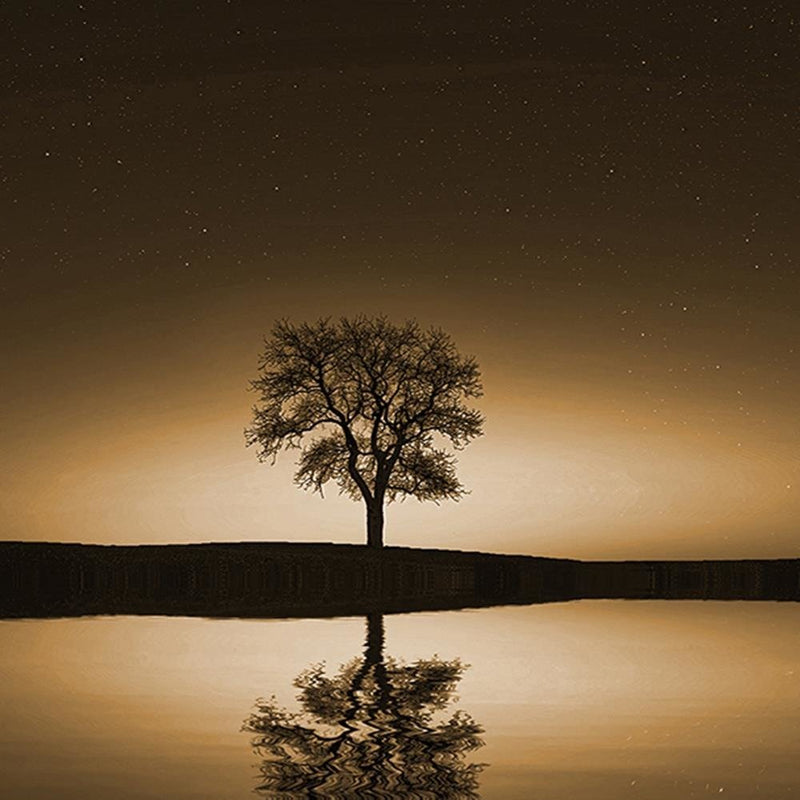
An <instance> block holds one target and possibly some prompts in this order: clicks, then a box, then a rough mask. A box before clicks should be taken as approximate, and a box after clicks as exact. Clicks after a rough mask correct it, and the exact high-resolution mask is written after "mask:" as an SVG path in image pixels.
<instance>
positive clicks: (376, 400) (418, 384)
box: [245, 316, 483, 547]
mask: <svg viewBox="0 0 800 800" xmlns="http://www.w3.org/2000/svg"><path fill="white" fill-rule="evenodd" d="M251 387H252V389H253V390H255V391H256V392H257V393H258V396H259V402H258V403H257V404H256V405H255V406H254V408H253V422H252V425H251V426H250V427H248V428H247V429H246V430H245V439H246V442H247V445H248V446H250V445H258V458H259V460H260V461H267V460H269V461H271V462H272V463H274V460H275V457H276V456H277V454H278V452H280V450H282V449H288V448H294V447H297V448H299V447H301V441H302V440H305V439H306V437H307V435H308V434H312V432H314V434H316V435H314V436H313V438H311V440H310V441H306V442H305V443H304V445H303V446H302V452H301V455H300V460H299V463H298V470H297V473H296V475H295V483H297V484H298V485H299V486H300V487H302V488H304V489H311V490H313V491H318V492H319V493H320V494H322V491H323V486H324V485H325V484H326V483H327V482H328V481H334V482H335V483H336V484H337V485H338V487H339V490H340V493H344V494H347V495H349V496H350V497H352V498H353V499H354V500H359V499H361V500H363V501H364V503H365V504H366V509H367V544H369V545H370V546H372V547H382V546H383V523H384V511H383V507H384V503H385V502H392V501H394V500H398V499H400V500H402V499H404V498H405V497H406V496H409V495H411V496H414V497H416V498H417V499H419V500H433V501H434V502H437V501H438V500H441V499H452V500H457V499H458V498H459V497H461V496H462V495H463V494H464V493H465V490H464V487H463V486H462V485H461V483H459V481H458V479H457V478H456V473H455V458H454V456H453V455H452V454H450V453H448V452H447V451H446V450H444V449H442V448H441V447H438V446H437V444H438V441H437V437H438V440H449V442H450V444H451V445H452V446H453V447H454V448H455V449H457V450H459V449H461V448H463V447H465V446H466V445H467V444H469V442H470V441H471V440H472V439H473V438H475V437H476V436H480V435H481V434H482V432H483V431H482V426H483V416H482V415H481V414H480V413H479V412H478V411H476V410H475V409H471V408H467V407H466V405H465V404H464V400H465V398H469V397H480V396H481V394H482V387H481V381H480V371H479V369H478V365H477V362H476V361H475V359H474V358H471V357H464V356H462V355H460V354H459V353H458V351H457V350H456V347H455V345H454V344H453V342H452V340H451V339H450V337H449V336H448V335H447V334H446V333H445V332H444V331H442V330H440V329H439V328H429V329H423V328H421V327H420V326H419V325H418V324H417V322H415V321H408V322H405V323H403V324H402V325H394V324H392V323H391V322H389V321H388V320H387V319H386V318H385V317H376V318H369V317H365V316H358V317H355V318H354V319H346V318H343V319H340V320H339V321H338V322H330V321H329V320H328V319H322V320H319V321H318V322H316V323H313V324H307V323H304V324H301V325H293V324H292V323H290V322H288V321H285V320H284V321H281V322H278V323H277V324H276V325H275V326H274V327H273V329H272V334H271V336H270V337H269V338H266V339H265V340H264V351H263V354H262V355H261V358H260V361H259V377H258V378H256V379H255V380H253V381H251Z"/></svg>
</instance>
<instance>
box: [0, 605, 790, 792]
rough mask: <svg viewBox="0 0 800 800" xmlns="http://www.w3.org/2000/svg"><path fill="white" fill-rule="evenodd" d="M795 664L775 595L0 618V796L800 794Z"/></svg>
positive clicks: (785, 611)
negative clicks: (370, 611)
mask: <svg viewBox="0 0 800 800" xmlns="http://www.w3.org/2000/svg"><path fill="white" fill-rule="evenodd" d="M365 645H366V646H365ZM799 664H800V605H796V604H779V603H745V602H727V603H726V602H700V601H698V602H688V601H641V602H626V601H580V602H573V603H558V604H551V605H540V606H529V607H524V608H497V609H484V610H478V611H455V612H438V613H430V614H412V615H402V616H387V617H384V618H383V619H382V620H381V619H380V618H373V619H372V620H371V621H370V624H367V620H365V619H364V618H352V619H336V620H291V621H286V620H263V621H249V620H248V621H245V620H201V619H183V618H174V619H172V618H159V617H140V618H135V617H108V618H91V619H73V620H69V619H65V620H32V621H3V622H0V673H1V675H2V683H1V684H0V693H2V698H0V774H2V776H3V778H2V782H0V796H2V797H3V798H9V799H13V800H59V799H60V798H64V799H66V798H70V799H72V798H76V799H77V798H81V800H83V798H87V797H88V798H95V799H96V800H104V798H114V800H125V799H126V798H131V799H133V798H136V799H137V800H138V799H139V798H158V799H159V800H162V799H163V798H171V799H172V798H174V799H175V800H180V799H185V800H189V799H190V798H191V800H225V799H226V798H227V799H229V800H240V799H241V798H257V797H259V796H262V797H272V798H291V797H309V796H318V797H326V796H332V797H346V796H348V793H350V796H358V797H369V796H370V791H368V790H364V788H363V785H362V783H363V780H364V778H363V776H364V774H367V775H368V776H369V778H368V779H367V780H372V781H378V782H379V781H383V782H384V783H383V785H384V786H386V787H389V789H390V790H391V787H395V789H394V794H395V796H403V790H402V789H398V788H397V787H402V786H404V785H407V784H404V783H403V781H406V782H409V781H410V782H411V783H412V784H413V782H414V781H416V782H417V783H416V784H414V785H415V786H419V787H435V789H433V790H431V792H430V793H429V794H425V792H424V791H423V790H420V792H419V793H418V794H417V795H414V796H419V797H425V796H430V797H481V798H486V799H487V800H489V798H495V799H496V800H515V799H516V798H519V800H523V799H524V800H528V799H529V798H532V797H536V798H539V799H540V800H546V799H548V798H551V799H552V800H567V798H569V800H576V799H577V800H581V799H582V798H586V800H606V799H607V800H619V798H628V797H630V798H646V799H647V800H659V799H660V798H675V800H683V798H692V797H707V796H720V795H721V796H722V797H724V798H741V799H742V800H752V798H787V797H800V666H799ZM259 698H261V700H260V701H259ZM257 701H259V702H258V704H257ZM243 725H244V727H245V728H246V729H245V730H243ZM248 729H249V730H248ZM254 743H255V744H257V745H259V747H258V748H256V750H254V749H253V744H254ZM479 764H482V765H484V766H483V767H482V768H480V767H478V766H477V765H479ZM359 770H361V773H360V774H361V777H359ZM303 781H306V783H307V784H313V785H316V786H318V787H320V788H319V789H318V790H317V793H316V794H309V793H308V792H307V791H306V790H305V788H303ZM360 781H361V782H362V783H360ZM258 787H262V788H261V789H260V790H259V789H258ZM406 794H407V795H409V796H410V793H409V792H406ZM372 796H392V794H391V791H390V792H389V794H388V795H379V794H378V793H377V792H375V793H373V794H372Z"/></svg>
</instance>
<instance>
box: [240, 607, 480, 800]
mask: <svg viewBox="0 0 800 800" xmlns="http://www.w3.org/2000/svg"><path fill="white" fill-rule="evenodd" d="M383 639H384V636H383V618H382V616H381V615H380V614H372V615H370V616H369V617H368V618H367V641H366V647H365V651H364V656H363V658H355V659H353V660H352V661H350V662H348V663H347V664H344V665H343V666H341V667H340V668H339V671H338V672H337V674H335V675H333V676H331V677H329V676H327V675H326V674H325V665H324V664H315V665H312V666H311V667H309V668H308V669H306V670H305V671H304V672H302V673H301V674H300V675H299V676H298V677H297V678H296V679H295V681H294V685H295V686H296V687H297V688H298V689H299V690H300V691H299V693H298V695H297V699H298V701H299V703H300V706H301V710H300V711H298V712H290V711H288V710H286V709H284V708H281V707H279V706H278V705H277V703H276V701H275V698H274V697H273V698H271V699H269V700H264V699H259V700H258V701H257V703H256V710H255V711H254V712H253V713H252V714H251V715H250V717H249V718H248V719H247V720H246V722H245V724H244V730H246V731H249V732H250V733H253V734H255V736H254V738H253V740H252V744H253V747H254V749H255V751H256V752H257V753H258V754H259V755H261V756H262V757H263V759H264V760H263V761H262V763H261V765H260V767H259V769H260V772H261V778H260V782H259V785H258V787H257V791H258V792H260V793H262V794H263V795H264V796H265V797H268V798H272V800H283V798H290V797H291V798H295V797H298V796H302V797H317V796H319V797H416V798H430V799H431V800H433V799H434V798H465V800H468V799H469V798H478V797H479V795H478V791H477V789H478V775H479V773H480V771H481V769H482V768H483V766H484V765H483V764H470V763H465V761H464V757H465V755H466V754H467V753H468V752H470V751H473V750H477V749H478V748H479V747H481V746H482V745H483V741H482V740H481V739H480V734H481V733H483V729H482V728H481V727H480V726H479V725H478V724H477V723H476V722H475V721H474V720H473V719H472V717H471V716H470V715H469V714H467V713H465V712H463V711H455V712H453V713H452V714H451V715H450V716H449V717H448V716H447V715H446V714H444V713H441V712H444V711H445V709H446V708H447V706H448V705H449V703H450V702H451V701H452V700H454V699H455V698H454V690H455V687H456V685H457V684H458V682H459V680H461V675H462V673H463V672H464V670H465V669H466V668H467V667H466V665H465V664H462V663H461V661H460V660H459V659H453V660H451V661H444V660H442V659H440V658H438V657H437V656H434V657H433V658H429V659H420V660H419V661H415V662H413V663H410V664H407V663H405V662H403V661H400V660H398V659H394V658H392V657H384V655H383Z"/></svg>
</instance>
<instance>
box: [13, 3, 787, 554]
mask: <svg viewBox="0 0 800 800" xmlns="http://www.w3.org/2000/svg"><path fill="white" fill-rule="evenodd" d="M793 5H794V4H791V3H788V2H786V3H784V2H773V3H767V2H764V3H761V2H759V3H753V4H747V5H742V4H738V3H730V2H718V3H704V2H699V3H681V2H650V3H621V2H591V3H590V2H569V1H568V0H558V2H555V0H547V2H540V3H521V2H519V3H518V2H502V1H499V2H477V1H476V2H465V3H449V2H441V1H440V2H412V1H411V0H402V2H400V1H399V0H396V1H395V2H371V1H370V2H362V3H345V2H321V1H320V2H302V0H296V1H295V2H291V3H288V2H287V3H284V2H204V3H185V2H180V1H179V0H174V1H173V2H169V3H164V2H158V3H156V2H135V3H128V2H119V3H116V2H111V1H110V0H108V1H107V2H97V3H94V2H84V3H54V2H51V1H48V2H45V1H44V0H40V1H39V2H26V3H22V2H10V3H6V4H4V9H3V11H2V12H1V13H0V30H2V31H4V33H3V34H2V36H3V37H4V42H3V43H2V45H1V46H0V74H2V81H0V92H1V94H0V137H2V147H0V159H1V160H0V187H2V188H1V190H0V230H1V231H2V236H0V297H1V298H2V301H1V302H2V309H0V333H1V334H2V335H1V336H0V353H2V364H3V369H2V375H3V380H2V393H0V402H2V431H1V432H0V435H2V441H3V452H4V469H3V470H2V472H1V473H0V520H2V523H1V524H2V528H0V535H1V536H2V537H3V538H7V539H37V540H54V541H87V542H114V543H117V542H119V543H121V542H131V543H137V542H167V541H175V542H178V541H181V542H182V541H208V540H240V539H243V540H244V539H247V540H253V539H280V540H291V541H300V540H309V541H338V542H361V541H363V540H364V521H363V516H364V512H363V507H362V506H361V505H359V504H355V503H352V502H351V501H349V500H346V499H343V498H338V497H337V496H336V493H335V490H332V491H331V492H330V493H329V496H328V497H326V499H324V500H322V499H320V498H319V497H316V496H311V495H308V494H305V493H303V492H301V491H300V490H298V489H297V488H295V487H294V486H293V484H292V483H291V474H292V471H293V461H294V454H292V453H287V454H284V456H283V457H282V458H281V459H280V460H279V462H278V464H277V465H276V466H275V467H269V466H267V465H261V464H258V463H257V462H256V459H255V453H254V452H253V451H252V450H248V449H246V448H245V447H244V438H243V434H242V431H243V428H244V427H245V426H246V425H247V424H248V423H249V421H250V407H251V405H252V403H253V401H254V399H255V398H254V396H253V395H252V394H251V393H249V392H248V391H247V384H248V381H249V379H250V378H253V377H255V372H256V358H257V354H258V352H259V350H260V349H261V341H262V337H263V335H264V334H265V333H267V332H268V330H269V329H270V327H271V326H272V324H273V322H274V321H275V320H276V319H278V318H282V317H288V318H290V319H292V320H294V321H303V320H315V319H317V318H319V317H323V316H333V317H338V316H341V315H353V314H357V313H364V314H368V315H371V314H387V315H389V316H390V317H391V318H392V319H395V320H397V321H402V320H403V319H406V318H409V317H414V318H416V319H418V320H419V321H420V322H421V323H423V324H425V325H429V324H435V325H440V326H442V327H443V328H445V329H446V330H447V331H448V332H450V333H451V334H452V336H453V338H454V339H455V341H456V343H457V345H458V346H459V348H460V349H461V350H462V352H464V353H468V354H471V355H474V356H475V357H476V358H477V359H478V361H479V363H480V365H481V368H482V372H483V376H484V388H485V396H484V397H483V398H482V399H481V400H480V401H479V407H480V408H481V410H482V411H483V412H484V413H485V415H486V418H487V422H486V434H485V436H484V437H483V438H482V439H480V440H478V441H477V442H475V443H474V444H472V445H471V446H470V447H469V448H468V449H467V450H465V451H464V452H463V453H462V454H461V455H460V456H459V463H460V469H459V475H460V477H461V479H462V480H463V482H464V483H465V485H466V486H467V487H468V488H469V489H471V490H472V493H471V494H470V495H469V496H468V497H466V498H464V499H463V500H462V501H461V502H459V503H458V504H454V503H443V504H442V505H441V506H439V507H437V506H435V505H433V504H418V503H416V501H414V500H409V501H406V502H405V503H404V504H396V505H394V506H391V507H389V509H388V514H387V543H388V544H398V545H400V544H402V545H413V546H433V547H461V548H466V549H484V550H496V551H502V552H519V553H530V554H536V555H560V556H571V557H578V558H581V557H584V558H644V557H653V558H659V557H660V558H715V557H718V558H725V557H777V556H798V555H800V528H798V523H797V520H798V514H799V513H800V474H798V473H799V472H800V457H799V456H798V452H800V424H798V418H797V396H798V390H800V372H799V371H798V367H800V314H798V304H799V302H800V274H799V273H798V253H800V225H798V218H800V214H798V210H800V203H799V202H798V200H799V199H800V145H799V144H798V142H800V125H798V120H799V119H800V114H799V113H798V112H799V111H800V102H799V101H800V84H799V83H798V75H800V42H799V41H798V32H799V30H800V24H798V14H797V12H796V11H793V10H792V6H793Z"/></svg>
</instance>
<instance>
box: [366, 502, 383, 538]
mask: <svg viewBox="0 0 800 800" xmlns="http://www.w3.org/2000/svg"><path fill="white" fill-rule="evenodd" d="M367 544H368V545H369V546H370V547H383V503H382V502H381V501H378V500H373V501H372V502H371V503H367Z"/></svg>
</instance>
